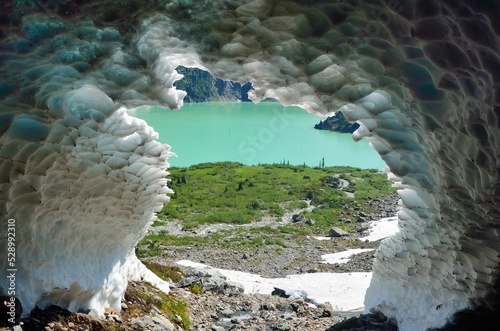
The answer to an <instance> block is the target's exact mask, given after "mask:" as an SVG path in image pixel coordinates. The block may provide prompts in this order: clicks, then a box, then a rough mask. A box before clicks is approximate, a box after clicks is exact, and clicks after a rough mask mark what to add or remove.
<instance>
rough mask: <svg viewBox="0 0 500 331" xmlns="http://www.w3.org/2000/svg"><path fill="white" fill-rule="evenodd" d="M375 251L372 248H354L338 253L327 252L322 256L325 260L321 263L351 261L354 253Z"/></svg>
mask: <svg viewBox="0 0 500 331" xmlns="http://www.w3.org/2000/svg"><path fill="white" fill-rule="evenodd" d="M369 251H373V249H372V248H353V249H348V250H346V251H343V252H338V253H333V254H325V255H322V256H321V259H323V262H321V263H328V264H335V263H340V264H343V263H347V262H349V260H350V258H351V257H352V256H353V255H356V254H359V253H363V252H369Z"/></svg>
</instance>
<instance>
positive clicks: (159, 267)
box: [144, 262, 185, 283]
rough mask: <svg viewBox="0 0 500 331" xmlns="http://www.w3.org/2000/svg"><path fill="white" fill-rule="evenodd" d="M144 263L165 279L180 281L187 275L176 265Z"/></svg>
mask: <svg viewBox="0 0 500 331" xmlns="http://www.w3.org/2000/svg"><path fill="white" fill-rule="evenodd" d="M144 265H145V266H146V267H147V268H148V269H149V270H151V271H152V272H154V273H155V274H156V275H157V276H158V277H160V278H161V279H163V280H165V281H172V282H174V283H178V282H179V281H180V280H181V279H182V278H184V276H185V275H184V273H183V272H182V271H181V269H180V268H179V267H176V266H166V265H163V264H159V263H154V262H144Z"/></svg>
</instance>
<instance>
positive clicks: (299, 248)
mask: <svg viewBox="0 0 500 331" xmlns="http://www.w3.org/2000/svg"><path fill="white" fill-rule="evenodd" d="M372 204H373V206H374V207H376V208H377V210H378V212H377V213H375V214H371V215H365V214H361V215H360V216H359V217H358V219H357V220H345V221H346V222H353V223H354V224H355V225H356V228H357V231H356V233H351V234H350V235H349V236H345V237H339V238H332V239H330V240H328V241H322V240H318V239H316V238H315V237H308V238H306V239H304V240H301V241H296V240H293V239H292V240H284V241H285V244H286V247H281V248H280V249H279V250H271V249H255V250H246V251H233V250H230V249H224V248H222V247H203V246H198V247H196V248H193V247H190V246H181V247H175V246H170V247H164V250H165V251H166V252H167V253H166V256H162V257H161V258H155V259H153V261H154V262H157V263H161V264H166V265H171V264H174V263H175V262H176V261H179V260H190V261H194V262H199V263H203V264H208V265H210V266H212V267H215V268H220V269H229V270H238V271H243V272H249V273H255V274H259V275H262V276H264V277H284V276H286V275H291V274H301V273H308V272H356V271H362V272H363V271H371V270H372V258H373V254H374V252H366V253H361V254H357V255H356V256H354V258H352V259H351V260H350V261H349V262H348V263H347V264H342V265H338V264H333V265H332V264H324V263H321V256H322V255H325V254H331V253H336V252H341V251H344V250H346V249H349V248H377V247H378V244H379V243H378V242H374V243H368V242H361V241H359V240H358V239H357V238H358V237H360V236H364V235H365V234H366V233H367V232H366V231H367V230H368V222H370V221H375V220H379V219H381V218H385V217H391V216H394V215H395V214H396V212H397V204H398V198H397V196H395V195H394V196H389V197H386V198H384V199H374V200H373V201H372ZM253 224H254V226H263V225H269V223H266V224H263V223H262V222H257V223H253ZM275 224H276V222H275ZM224 226H226V227H227V226H229V225H222V224H221V225H220V227H217V226H210V231H217V230H222V229H224V228H225V227H224ZM245 226H248V225H245ZM172 227H173V228H172ZM169 230H170V231H171V232H169V233H172V232H173V233H177V234H182V235H199V231H198V233H193V232H182V233H181V232H180V227H179V226H175V225H171V228H170V229H169ZM202 231H203V230H202ZM253 236H255V235H248V239H249V240H251V239H253ZM325 236H328V234H327V233H325Z"/></svg>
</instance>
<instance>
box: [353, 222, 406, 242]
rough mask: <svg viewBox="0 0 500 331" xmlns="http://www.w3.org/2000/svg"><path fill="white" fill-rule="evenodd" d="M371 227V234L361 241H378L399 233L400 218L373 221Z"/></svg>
mask: <svg viewBox="0 0 500 331" xmlns="http://www.w3.org/2000/svg"><path fill="white" fill-rule="evenodd" d="M370 227H371V228H370V230H369V233H370V234H369V235H368V236H366V237H361V238H359V240H362V241H365V240H368V241H377V240H380V239H384V238H386V237H389V236H392V235H393V234H395V233H398V232H399V227H398V217H397V216H392V217H386V218H382V219H380V220H378V221H372V222H370Z"/></svg>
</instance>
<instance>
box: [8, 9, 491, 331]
mask: <svg viewBox="0 0 500 331" xmlns="http://www.w3.org/2000/svg"><path fill="white" fill-rule="evenodd" d="M499 16H500V2H499V1H496V0H477V1H466V0H368V1H364V0H344V1H343V0H150V1H140V0H88V1H84V0H58V1H56V0H12V1H2V3H1V4H0V73H1V79H0V215H1V223H0V227H1V231H0V233H1V236H0V250H1V252H2V254H1V256H2V259H1V261H0V266H1V269H2V275H3V274H4V272H6V270H8V269H9V268H12V267H15V268H16V269H17V274H16V275H17V278H16V282H17V287H16V293H15V294H16V297H17V298H18V299H19V300H20V302H21V303H22V306H23V308H24V310H23V314H28V313H29V312H30V310H32V309H33V308H34V307H35V306H40V307H44V306H47V305H49V304H58V305H60V306H63V307H67V308H68V309H70V310H72V311H79V310H89V309H90V310H94V311H96V312H97V313H99V312H102V311H103V310H104V308H105V307H114V308H117V309H119V308H120V300H121V298H122V296H123V294H124V291H125V287H126V284H127V280H128V279H131V278H137V277H142V278H146V279H148V280H149V281H151V282H152V283H154V284H156V285H157V286H160V287H162V288H163V289H165V290H166V291H168V284H165V283H163V282H162V281H161V280H160V279H158V278H155V276H153V275H152V274H150V273H149V272H148V270H147V269H146V268H145V267H144V266H143V265H142V264H141V263H140V262H139V261H138V259H137V258H136V257H135V253H134V246H135V244H136V243H137V241H138V240H139V239H140V238H141V237H142V236H143V235H144V233H145V231H146V229H147V227H148V225H149V224H150V223H151V222H152V221H153V219H154V217H155V216H154V213H155V211H158V210H159V208H161V206H162V205H163V204H164V203H166V202H168V197H167V196H166V195H165V193H167V192H168V191H169V188H168V187H167V184H168V183H167V179H166V175H167V173H168V172H167V168H168V160H167V159H168V157H169V155H170V152H169V146H166V145H162V144H160V143H158V142H156V138H157V135H156V134H155V132H154V130H153V129H152V128H151V127H149V126H147V125H146V123H145V122H144V121H142V120H138V119H136V118H133V117H131V116H129V115H127V113H126V109H127V108H130V107H137V106H140V105H147V104H161V105H165V106H168V107H170V108H171V109H178V108H179V107H181V106H182V103H183V97H184V95H185V93H184V92H183V91H179V90H176V88H175V87H174V86H173V83H174V82H175V81H176V80H178V79H180V77H181V76H180V75H179V74H178V73H177V72H176V70H175V69H176V67H177V66H179V65H183V66H185V67H197V68H202V69H205V70H208V71H209V72H210V73H212V74H213V75H215V76H217V77H220V78H223V79H227V80H232V81H237V82H241V83H246V82H251V83H252V84H253V86H254V87H255V92H254V94H253V96H252V97H253V100H254V101H255V102H258V101H260V100H262V99H263V98H269V97H270V98H276V99H277V100H278V101H279V102H281V103H282V104H283V105H298V106H300V107H302V108H303V109H304V110H305V111H308V112H311V113H314V114H317V115H318V116H319V117H321V118H325V117H326V116H328V115H331V114H332V113H334V112H336V111H339V110H341V111H342V112H343V113H344V115H345V116H346V117H347V118H348V119H349V120H350V121H353V122H354V121H356V122H358V123H359V124H360V125H361V127H360V128H359V129H358V130H357V131H356V132H355V133H354V136H353V137H354V139H367V140H369V141H370V143H371V144H372V146H373V148H375V150H376V151H377V152H378V153H379V154H380V155H381V157H382V158H383V160H384V161H385V162H386V163H387V165H388V166H389V169H390V177H391V179H392V180H393V181H394V185H395V186H396V187H397V188H398V189H399V191H398V192H399V195H400V197H401V199H402V201H403V204H404V207H403V208H402V209H401V211H400V212H399V214H398V217H399V227H400V229H401V231H400V232H399V234H397V235H395V236H392V237H389V238H387V239H386V240H385V241H383V243H382V245H381V248H380V249H379V251H378V253H377V255H376V261H375V265H374V276H373V279H372V283H371V285H370V288H369V289H368V292H367V294H366V298H365V307H366V310H367V311H368V310H370V309H372V310H376V311H379V312H381V313H383V314H384V315H386V316H387V317H390V318H393V319H395V320H396V321H397V323H398V327H399V329H400V330H426V329H438V328H442V327H444V326H445V325H448V326H450V327H451V326H453V325H457V326H458V327H459V326H460V325H461V323H466V322H464V321H465V320H467V318H469V317H471V316H475V315H479V316H480V318H484V319H486V318H488V317H487V316H489V315H488V313H493V315H494V314H495V312H496V313H497V314H498V309H499V303H500V301H499V297H498V290H499V285H498V284H499V278H498V276H499V272H500V268H499V266H500V265H499V262H500V256H499V252H500V238H499V237H500V222H499V216H500V207H499V203H500V190H499V189H500V184H499V171H500V162H499V160H500V157H499V153H500V129H499V128H500V90H499V89H498V87H499V86H500V85H499V84H500V55H499V54H500V38H499V36H500V20H499V19H498V17H499ZM9 219H13V220H15V224H16V242H15V243H16V260H15V265H14V266H13V265H8V264H7V263H8V262H7V261H8V260H7V259H6V258H4V257H6V256H7V247H8V237H7V232H8V226H9V224H10V223H9V221H8V220H9ZM0 289H1V290H0V292H1V293H2V294H3V295H7V292H8V291H9V280H8V278H6V277H5V276H2V277H1V278H0ZM497 316H498V315H497Z"/></svg>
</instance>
